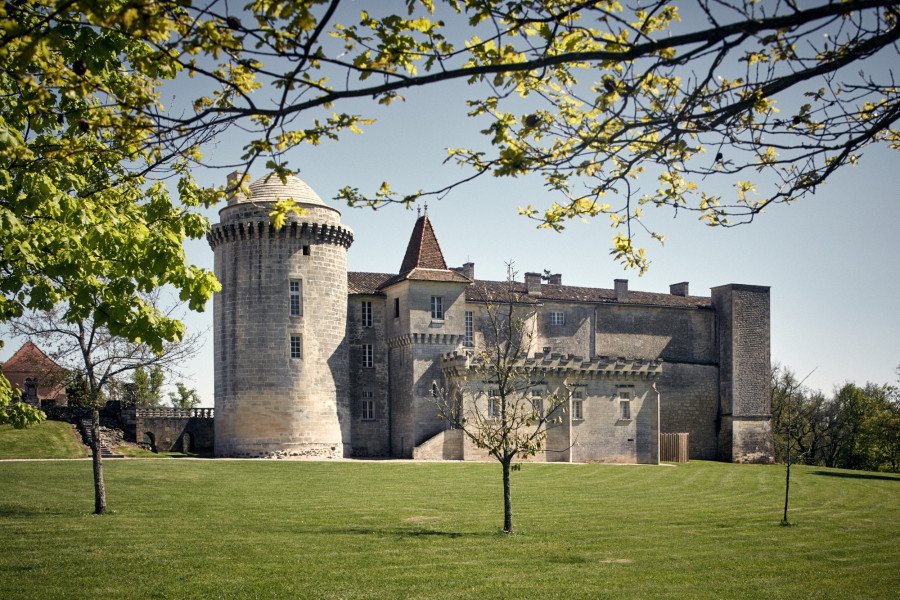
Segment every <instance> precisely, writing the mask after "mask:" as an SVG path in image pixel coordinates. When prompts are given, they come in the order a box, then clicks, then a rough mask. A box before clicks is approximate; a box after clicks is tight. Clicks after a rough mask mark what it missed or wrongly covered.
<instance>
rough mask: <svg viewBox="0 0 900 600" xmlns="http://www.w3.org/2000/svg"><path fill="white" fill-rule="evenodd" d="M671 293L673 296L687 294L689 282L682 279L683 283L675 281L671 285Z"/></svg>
mask: <svg viewBox="0 0 900 600" xmlns="http://www.w3.org/2000/svg"><path fill="white" fill-rule="evenodd" d="M669 293H670V294H672V295H673V296H687V295H688V282H687V281H682V282H681V283H673V284H672V285H670V286H669Z"/></svg>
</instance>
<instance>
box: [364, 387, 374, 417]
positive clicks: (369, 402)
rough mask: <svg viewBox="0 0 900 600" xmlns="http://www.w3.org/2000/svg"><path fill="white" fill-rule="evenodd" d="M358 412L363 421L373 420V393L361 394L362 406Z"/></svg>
mask: <svg viewBox="0 0 900 600" xmlns="http://www.w3.org/2000/svg"><path fill="white" fill-rule="evenodd" d="M360 408H361V409H362V410H361V411H360V413H361V416H362V420H363V421H374V420H375V392H363V393H362V405H361V407H360Z"/></svg>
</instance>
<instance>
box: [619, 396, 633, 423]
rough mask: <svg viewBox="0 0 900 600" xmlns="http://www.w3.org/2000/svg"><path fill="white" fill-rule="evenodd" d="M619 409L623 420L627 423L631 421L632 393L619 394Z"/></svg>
mask: <svg viewBox="0 0 900 600" xmlns="http://www.w3.org/2000/svg"><path fill="white" fill-rule="evenodd" d="M619 409H620V410H621V413H622V414H621V418H622V419H624V420H626V421H627V420H630V419H631V392H623V391H620V392H619Z"/></svg>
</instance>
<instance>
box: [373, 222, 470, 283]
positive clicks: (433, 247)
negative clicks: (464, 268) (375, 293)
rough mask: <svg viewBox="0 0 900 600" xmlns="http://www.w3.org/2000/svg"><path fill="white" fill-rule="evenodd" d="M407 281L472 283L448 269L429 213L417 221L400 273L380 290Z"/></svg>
mask: <svg viewBox="0 0 900 600" xmlns="http://www.w3.org/2000/svg"><path fill="white" fill-rule="evenodd" d="M406 279H413V280H418V281H456V282H459V283H470V281H469V279H468V278H467V277H465V276H464V275H462V274H461V273H458V272H457V271H453V270H451V269H448V268H447V261H445V260H444V253H443V252H441V246H440V244H438V240H437V235H435V233H434V228H433V227H432V225H431V220H430V219H429V218H428V214H427V213H426V214H424V215H422V216H421V217H419V218H418V219H416V224H415V225H414V226H413V230H412V235H411V236H410V237H409V243H408V244H407V245H406V254H405V255H404V256H403V263H402V264H401V265H400V272H399V273H398V274H397V275H395V276H394V277H391V278H390V279H388V280H387V281H385V282H384V283H383V284H381V286H380V289H383V288H386V287H388V286H390V285H393V284H395V283H398V282H400V281H404V280H406Z"/></svg>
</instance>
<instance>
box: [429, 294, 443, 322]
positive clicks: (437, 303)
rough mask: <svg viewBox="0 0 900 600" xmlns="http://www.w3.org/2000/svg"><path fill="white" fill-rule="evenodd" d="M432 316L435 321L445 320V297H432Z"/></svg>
mask: <svg viewBox="0 0 900 600" xmlns="http://www.w3.org/2000/svg"><path fill="white" fill-rule="evenodd" d="M431 318H432V319H433V320H435V321H443V320H444V298H443V297H442V296H432V297H431Z"/></svg>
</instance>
